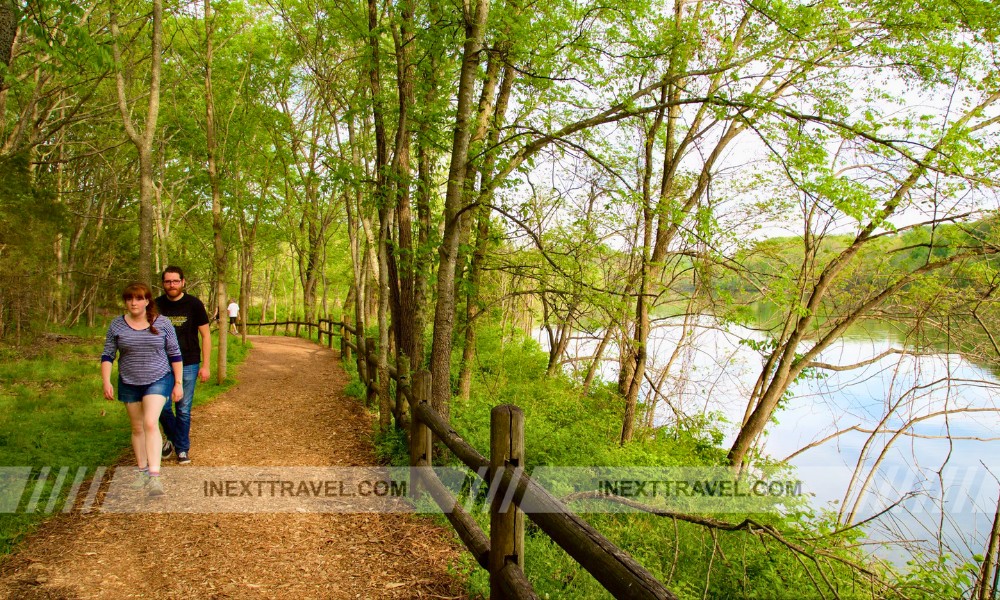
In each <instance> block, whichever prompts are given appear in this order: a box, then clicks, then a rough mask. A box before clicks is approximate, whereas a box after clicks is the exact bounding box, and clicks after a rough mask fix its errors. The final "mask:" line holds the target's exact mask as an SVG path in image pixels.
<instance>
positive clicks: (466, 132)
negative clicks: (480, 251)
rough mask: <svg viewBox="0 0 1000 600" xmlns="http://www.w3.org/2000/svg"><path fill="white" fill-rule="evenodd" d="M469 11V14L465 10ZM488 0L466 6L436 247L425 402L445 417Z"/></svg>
mask: <svg viewBox="0 0 1000 600" xmlns="http://www.w3.org/2000/svg"><path fill="white" fill-rule="evenodd" d="M470 9H471V10H472V11H473V12H469V10H470ZM488 14H489V2H488V1H487V0H478V1H477V2H476V4H475V5H474V8H473V6H472V5H469V6H467V8H466V14H465V45H464V50H463V53H462V70H461V77H460V80H459V85H458V107H457V110H456V114H455V130H454V138H453V140H452V147H451V166H450V168H449V171H448V187H447V192H446V193H445V208H444V235H443V236H442V240H441V247H440V250H439V258H440V262H439V263H438V279H437V306H436V307H435V311H434V342H433V346H432V348H431V378H432V385H431V405H432V407H433V408H434V409H435V410H436V411H438V414H440V415H441V416H442V417H444V418H445V419H446V420H448V419H449V417H450V412H451V411H450V404H451V348H452V335H453V333H454V331H455V266H456V262H457V260H458V240H459V238H460V234H461V231H460V227H461V221H462V219H461V210H462V208H463V205H464V197H463V192H464V191H465V176H466V167H467V164H468V160H469V156H468V155H469V140H470V138H471V133H472V132H471V127H470V117H471V115H472V104H473V99H472V93H473V90H474V88H475V85H476V78H477V73H478V70H479V55H480V52H481V50H482V46H483V35H484V30H485V25H486V17H487V16H488Z"/></svg>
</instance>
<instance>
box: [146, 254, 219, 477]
mask: <svg viewBox="0 0 1000 600" xmlns="http://www.w3.org/2000/svg"><path fill="white" fill-rule="evenodd" d="M161 282H162V283H163V291H164V294H163V295H162V296H160V297H159V298H157V299H156V307H157V308H158V309H159V311H160V314H161V315H163V316H165V317H167V318H168V319H170V322H171V323H172V324H173V326H174V329H175V330H176V331H177V342H178V345H179V346H180V347H181V356H182V357H183V358H184V397H183V398H181V401H180V402H176V403H173V402H166V403H164V405H163V411H162V412H160V424H161V425H163V433H164V434H166V437H167V440H166V441H165V442H163V452H162V456H163V458H168V457H169V456H170V455H171V454H173V453H174V451H175V450H176V452H177V462H178V463H179V464H182V465H186V464H188V463H189V462H191V456H190V450H191V437H190V434H191V404H192V403H193V402H194V385H195V382H196V381H197V380H198V379H199V378H200V379H201V380H202V381H208V377H209V365H210V363H209V357H210V356H211V355H212V335H211V331H210V328H209V325H208V312H207V311H206V310H205V305H204V304H202V302H201V300H199V299H198V298H195V297H194V296H192V295H191V294H187V293H185V292H184V288H185V286H186V285H187V282H186V281H185V280H184V271H182V270H181V268H180V267H167V268H166V269H164V270H163V275H162V277H161ZM199 337H200V338H201V344H199V343H198V342H199V340H198V338H199ZM175 408H176V414H175V412H174V410H175Z"/></svg>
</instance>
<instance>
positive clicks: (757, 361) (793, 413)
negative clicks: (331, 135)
mask: <svg viewBox="0 0 1000 600" xmlns="http://www.w3.org/2000/svg"><path fill="white" fill-rule="evenodd" d="M681 325H682V320H681V319H680V318H678V319H676V320H673V319H667V320H665V321H661V326H660V327H658V328H657V329H656V330H654V332H653V334H652V335H651V339H650V367H649V368H650V369H651V373H650V376H651V378H652V379H654V380H656V378H657V376H658V374H659V373H660V372H661V371H662V370H663V367H664V365H666V364H667V362H668V360H669V359H670V357H671V355H673V353H674V351H675V349H676V348H677V345H678V341H679V339H680V337H681V335H682V330H683V328H682V326H681ZM686 335H687V338H688V339H687V342H689V343H687V344H685V345H684V346H682V350H681V352H680V354H679V355H678V356H677V357H675V360H674V363H673V365H672V366H671V369H670V374H669V375H668V376H667V378H666V379H665V383H664V385H663V386H662V388H661V389H662V391H663V392H664V394H665V395H666V396H667V397H669V399H670V402H671V403H672V404H673V405H674V407H676V408H678V409H680V410H683V411H684V412H685V413H687V414H692V413H698V412H716V413H719V414H721V415H722V416H724V417H725V419H726V420H727V421H728V425H727V427H726V433H727V437H726V440H725V442H724V443H725V444H726V445H727V446H728V444H729V443H730V442H731V441H732V439H733V437H734V436H735V434H736V430H737V426H738V425H739V423H740V422H741V421H742V419H743V414H744V411H745V409H746V399H747V398H749V396H750V393H751V391H752V389H753V386H754V383H755V381H756V378H757V376H758V374H759V370H760V368H761V365H762V358H761V355H760V354H759V353H758V352H756V351H754V350H753V349H752V348H750V347H749V346H748V345H747V344H745V343H741V341H740V340H741V339H751V340H757V341H761V340H763V339H764V338H763V335H762V334H760V333H759V332H756V331H752V330H749V329H745V328H739V327H730V328H721V327H719V324H718V323H717V322H715V320H714V319H712V318H711V317H701V318H699V320H698V321H697V326H696V327H694V328H689V329H688V332H687V334H686ZM536 339H538V340H539V341H540V342H541V343H542V345H543V347H546V345H547V340H546V339H545V336H544V334H541V333H540V332H536ZM595 345H596V344H594V343H593V342H591V341H580V342H578V343H577V344H576V345H575V347H571V348H570V350H569V353H570V355H575V356H589V355H592V354H593V349H594V346H595ZM890 348H897V349H899V348H902V345H901V343H900V340H898V339H896V337H895V336H894V335H893V332H892V331H891V330H889V329H885V328H879V327H874V326H873V327H869V328H867V329H858V330H855V331H854V332H853V334H851V335H849V336H846V337H845V338H844V339H842V340H841V341H839V342H837V343H836V344H834V345H832V346H831V347H830V348H828V349H827V350H826V351H824V352H823V354H822V356H821V357H820V358H819V359H818V360H819V361H820V362H824V363H829V364H835V365H850V364H856V363H860V362H864V361H866V360H868V359H870V358H873V357H876V356H878V355H880V354H882V353H883V352H885V351H886V350H888V349H890ZM606 356H607V357H610V358H611V359H610V360H605V361H604V362H603V364H602V368H601V375H602V376H603V377H604V378H605V379H608V380H612V381H613V380H615V379H616V378H617V368H618V364H617V360H616V358H615V357H616V356H617V348H609V350H608V351H607V352H606ZM821 373H822V376H821V377H816V378H806V379H803V380H801V381H799V382H797V383H796V384H794V385H793V387H792V388H791V389H790V396H789V399H788V401H787V403H786V404H785V406H784V407H783V408H782V409H781V410H780V411H779V412H778V413H776V415H775V418H776V420H777V423H775V424H772V425H771V426H770V427H769V429H768V431H767V434H766V438H765V440H764V443H763V450H764V452H765V453H766V454H768V455H769V456H772V457H775V458H781V459H785V458H789V457H791V458H790V461H789V462H790V463H791V464H792V465H794V466H795V467H796V468H797V472H798V476H799V478H800V479H801V480H802V482H803V490H804V491H806V492H809V493H811V494H814V495H815V501H814V502H815V505H816V506H817V507H821V508H826V509H829V510H832V511H834V512H840V511H841V510H843V511H844V513H845V514H849V513H850V512H852V511H853V512H854V518H853V519H852V522H858V521H860V520H863V519H867V518H868V517H871V516H873V515H876V514H878V513H881V512H883V511H884V510H885V509H887V508H889V507H890V506H891V505H893V504H894V503H898V505H897V506H896V507H895V508H893V509H892V510H890V511H889V512H888V513H886V514H885V515H883V516H881V517H879V518H878V519H875V520H873V521H872V523H871V525H870V527H869V528H868V529H867V531H868V534H869V537H870V538H872V539H876V540H889V539H906V540H911V542H910V547H911V549H912V548H914V547H930V548H934V549H935V550H941V549H942V548H939V547H938V546H937V542H936V541H935V540H936V539H937V535H936V532H937V531H938V529H941V530H942V531H943V532H944V542H945V544H946V546H945V547H944V548H943V549H945V550H946V551H949V552H950V553H951V554H952V555H955V556H963V557H968V556H971V555H972V554H974V553H981V552H982V550H983V544H984V541H985V539H986V535H987V534H988V532H989V528H990V526H991V524H992V519H993V514H994V512H995V510H996V503H997V495H998V490H1000V381H998V379H997V378H996V377H995V376H994V375H993V374H992V373H991V372H990V371H989V370H988V369H986V368H984V367H981V366H979V365H975V364H972V363H970V362H968V361H967V360H965V359H963V358H962V357H961V356H959V355H957V354H945V353H941V354H934V355H924V356H911V355H903V354H890V355H888V356H886V357H884V358H882V359H880V360H878V361H876V362H874V363H872V364H870V365H868V366H865V367H862V368H858V369H854V370H850V371H822V372H821ZM646 393H647V394H648V393H649V386H647V390H646ZM945 410H947V411H948V414H947V415H943V414H942V415H940V416H931V415H934V414H936V413H941V412H944V411H945ZM672 414H673V413H672V411H671V409H670V408H669V407H668V406H667V405H666V404H665V403H664V402H662V401H661V402H660V403H659V404H658V408H657V414H656V415H655V420H656V421H657V422H659V423H665V422H667V421H668V419H670V418H672ZM880 423H881V427H879V424H880ZM876 430H877V431H878V432H877V433H874V432H875V431H876ZM838 431H842V432H844V433H842V434H840V435H836V436H834V437H830V436H831V435H833V434H835V433H836V432H838ZM899 431H901V432H902V433H899V434H897V432H899ZM949 435H950V438H951V439H950V440H949V439H947V437H946V436H949ZM828 438H829V439H828ZM824 440H825V441H824ZM866 479H870V481H869V483H868V484H867V485H866V486H863V485H862V484H863V483H864V482H865V480H866ZM862 487H864V492H863V493H862V492H861V489H862ZM904 497H905V498H906V499H905V500H904ZM880 552H881V554H882V555H883V556H885V557H887V558H890V559H892V560H894V561H896V562H902V561H905V560H906V559H907V558H908V555H909V553H908V552H907V551H906V550H905V548H904V547H903V546H895V547H892V548H887V549H883V550H882V551H880Z"/></svg>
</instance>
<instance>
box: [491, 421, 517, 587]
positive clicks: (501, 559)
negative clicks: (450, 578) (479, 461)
mask: <svg viewBox="0 0 1000 600" xmlns="http://www.w3.org/2000/svg"><path fill="white" fill-rule="evenodd" d="M523 468H524V412H522V411H521V409H520V408H518V407H516V406H514V405H512V404H504V405H501V406H497V407H494V408H493V410H492V411H491V412H490V480H491V483H490V489H491V490H497V483H498V482H499V478H500V477H501V476H502V474H503V471H504V469H514V470H515V473H516V470H520V469H523ZM514 482H516V479H515V480H514ZM514 482H512V484H511V486H510V488H509V489H507V490H504V491H503V493H500V492H499V491H496V492H495V493H494V495H493V498H491V499H490V558H489V564H490V599H491V600H497V599H500V598H504V597H505V594H504V593H503V591H502V589H501V587H502V583H501V579H502V576H501V575H500V571H501V570H503V569H504V568H505V567H507V565H508V564H510V565H511V566H512V567H514V566H516V567H517V568H518V569H522V570H523V569H524V513H523V512H522V511H521V509H519V508H518V507H517V505H516V504H515V503H514V489H515V487H516V486H515V485H514Z"/></svg>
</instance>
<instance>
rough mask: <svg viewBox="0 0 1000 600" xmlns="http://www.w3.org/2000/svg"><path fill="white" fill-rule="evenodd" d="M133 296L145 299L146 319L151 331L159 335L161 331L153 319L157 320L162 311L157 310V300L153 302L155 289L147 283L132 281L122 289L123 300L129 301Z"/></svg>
mask: <svg viewBox="0 0 1000 600" xmlns="http://www.w3.org/2000/svg"><path fill="white" fill-rule="evenodd" d="M133 298H139V299H145V300H146V301H147V304H146V320H147V321H149V332H150V333H152V334H153V335H159V334H160V332H159V331H157V330H156V326H155V325H153V321H155V320H156V317H157V315H159V314H160V313H158V312H156V302H153V290H151V289H149V286H148V285H146V284H145V283H130V284H129V285H128V287H126V288H125V290H124V291H122V301H124V302H128V301H129V300H131V299H133Z"/></svg>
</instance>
